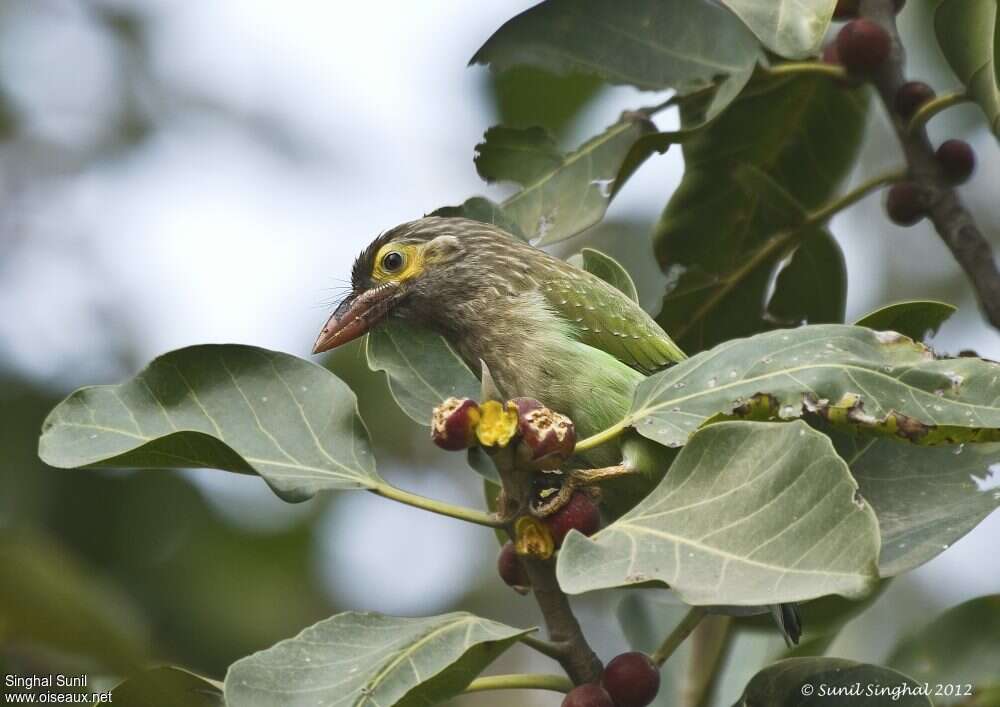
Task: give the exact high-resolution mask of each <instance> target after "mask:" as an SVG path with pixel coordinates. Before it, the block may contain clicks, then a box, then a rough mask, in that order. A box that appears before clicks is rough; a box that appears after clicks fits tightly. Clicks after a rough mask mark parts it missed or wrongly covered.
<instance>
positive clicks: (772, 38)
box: [722, 0, 837, 59]
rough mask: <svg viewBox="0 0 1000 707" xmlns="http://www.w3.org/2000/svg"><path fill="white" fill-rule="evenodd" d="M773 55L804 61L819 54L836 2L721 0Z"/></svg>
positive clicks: (816, 0) (810, 0)
mask: <svg viewBox="0 0 1000 707" xmlns="http://www.w3.org/2000/svg"><path fill="white" fill-rule="evenodd" d="M722 4H723V5H725V6H726V7H728V8H729V9H730V10H732V11H733V12H735V13H736V14H737V15H738V16H739V17H740V19H742V20H743V21H744V22H746V24H747V26H748V27H749V28H750V29H751V30H752V31H753V33H754V34H755V35H757V38H758V39H760V41H761V42H762V43H763V44H764V46H765V47H767V48H768V49H770V50H771V51H772V52H774V53H775V54H778V55H780V56H783V57H787V58H789V59H804V58H806V57H809V56H813V55H815V54H818V53H819V46H820V43H821V42H822V41H823V36H824V35H825V34H826V30H827V28H829V26H830V20H831V19H832V18H833V8H834V6H835V5H836V4H837V0H722Z"/></svg>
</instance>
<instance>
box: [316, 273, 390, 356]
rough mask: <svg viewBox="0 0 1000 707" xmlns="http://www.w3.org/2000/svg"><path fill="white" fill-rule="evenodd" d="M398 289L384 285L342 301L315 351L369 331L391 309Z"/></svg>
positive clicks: (317, 352)
mask: <svg viewBox="0 0 1000 707" xmlns="http://www.w3.org/2000/svg"><path fill="white" fill-rule="evenodd" d="M395 289H396V288H395V287H390V286H385V285H382V286H380V287H376V288H374V289H371V290H368V291H367V292H362V293H361V294H360V295H351V296H350V297H348V298H347V299H345V300H344V301H343V302H341V303H340V306H339V307H337V309H336V310H335V311H334V313H333V314H331V315H330V318H329V319H328V320H327V322H326V324H325V325H324V326H323V330H322V331H320V333H319V336H318V337H317V338H316V343H315V344H313V350H312V352H313V353H314V354H319V353H323V352H324V351H329V350H330V349H335V348H337V347H338V346H340V345H342V344H346V343H347V342H348V341H353V340H354V339H357V338H358V337H359V336H362V335H364V334H366V333H368V331H369V330H370V329H371V328H372V327H373V326H375V325H376V324H378V323H379V322H380V321H382V320H383V319H385V317H386V315H387V314H388V313H389V309H390V308H391V307H390V305H391V303H392V300H393V299H395V296H396V292H395Z"/></svg>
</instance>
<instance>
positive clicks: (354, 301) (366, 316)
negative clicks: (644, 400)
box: [313, 216, 798, 639]
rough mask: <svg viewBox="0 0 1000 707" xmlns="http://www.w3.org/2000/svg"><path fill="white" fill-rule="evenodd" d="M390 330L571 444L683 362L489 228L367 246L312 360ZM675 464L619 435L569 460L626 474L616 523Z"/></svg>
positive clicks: (442, 221) (387, 239)
mask: <svg viewBox="0 0 1000 707" xmlns="http://www.w3.org/2000/svg"><path fill="white" fill-rule="evenodd" d="M392 318H396V319H401V320H403V321H405V322H407V323H409V324H411V325H416V326H419V327H423V328H426V329H429V330H431V331H434V332H436V333H438V334H440V335H441V336H443V337H444V338H445V339H446V340H447V341H448V343H449V344H450V345H451V346H452V348H454V349H455V351H456V352H457V353H458V354H459V355H460V356H461V357H462V359H464V361H465V362H466V363H467V364H468V365H469V367H470V368H471V369H472V370H473V371H480V370H481V369H482V366H483V365H485V366H486V368H487V369H488V371H489V373H490V375H491V377H492V379H493V381H494V382H495V384H496V386H497V388H498V389H499V390H500V391H502V392H503V394H504V395H505V396H506V397H507V398H517V397H527V398H535V399H537V400H538V401H540V402H541V403H542V404H543V405H545V406H546V407H549V408H551V409H552V410H555V411H557V412H559V413H562V414H564V415H566V416H568V417H569V418H570V419H571V420H573V423H574V425H575V427H576V431H577V435H578V437H580V438H585V437H588V436H591V435H594V434H597V433H599V432H601V431H603V430H606V429H608V428H610V427H612V426H614V425H616V424H618V423H620V422H621V420H622V419H623V418H624V417H625V415H626V414H627V413H628V411H629V409H630V407H631V405H632V399H633V393H634V391H635V388H636V386H637V385H638V384H639V383H640V382H641V381H642V380H643V379H645V378H646V377H648V376H649V375H651V374H653V373H655V372H657V371H659V370H661V369H663V368H665V367H667V366H670V365H672V364H674V363H677V362H679V361H683V360H684V359H685V358H686V355H685V354H684V352H683V351H682V350H681V349H680V348H679V347H678V346H677V344H675V343H674V341H673V340H672V339H671V338H670V336H669V335H668V334H667V332H665V331H664V330H663V329H662V328H661V327H660V326H659V324H657V323H656V321H655V320H654V319H653V318H652V317H651V316H650V315H649V314H647V313H646V312H645V311H644V310H643V309H642V308H641V307H640V306H639V304H638V303H636V302H635V301H633V300H632V299H631V298H630V297H628V296H627V295H626V294H624V293H623V292H621V291H620V290H618V289H617V288H615V287H614V286H613V285H611V284H609V283H607V282H605V281H604V280H602V279H601V278H599V277H597V276H595V275H593V274H591V273H589V272H587V271H585V270H583V269H581V268H578V267H576V266H575V265H573V264H571V263H569V262H566V261H564V260H560V259H559V258H556V257H554V256H552V255H550V254H548V253H546V252H545V251H543V250H541V249H539V248H536V247H534V246H532V245H531V244H530V243H528V242H526V241H524V240H522V239H520V238H518V237H516V236H513V235H511V234H510V233H508V232H506V231H504V230H503V229H502V228H500V227H498V226H496V225H493V224H489V223H484V222H480V221H475V220H471V219H466V218H460V217H443V216H427V217H424V218H421V219H417V220H415V221H410V222H408V223H404V224H402V225H400V226H397V227H395V228H393V229H391V230H389V231H386V232H384V233H383V234H381V235H380V236H378V237H377V238H376V239H375V240H374V241H372V243H371V244H370V245H369V246H368V247H366V248H365V249H364V250H363V251H362V252H361V254H360V255H359V256H358V258H357V259H356V261H355V262H354V267H353V269H352V272H351V288H350V292H349V294H348V295H347V296H346V297H345V298H344V300H343V301H342V302H341V303H340V305H339V306H338V307H337V308H336V309H335V311H334V312H333V313H332V314H331V315H330V318H329V319H328V321H327V322H326V324H325V325H324V327H323V328H322V330H321V331H320V334H319V336H318V337H317V339H316V343H315V345H314V346H313V353H314V354H318V353H322V352H325V351H329V350H330V349H333V348H336V347H338V346H341V345H343V344H345V343H347V342H349V341H352V340H354V339H356V338H358V337H360V336H362V335H364V334H365V333H367V332H368V331H370V330H371V329H372V328H373V327H376V326H378V325H379V324H381V323H382V322H384V321H387V320H390V319H392ZM480 362H481V363H480ZM675 453H676V450H672V449H667V448H665V447H662V446H660V445H658V444H655V443H654V442H652V441H651V440H647V439H646V438H644V437H642V436H641V435H639V434H637V433H635V432H634V431H630V432H629V433H627V434H625V435H624V436H623V437H621V438H620V439H619V440H618V443H617V445H614V444H605V445H599V446H596V447H593V448H592V449H589V450H587V452H585V453H584V454H582V455H581V456H582V460H583V461H584V462H585V463H586V464H588V465H589V466H592V467H595V468H597V467H605V466H611V465H614V464H619V463H623V464H624V465H625V466H626V467H631V468H632V470H633V471H634V472H635V477H634V478H633V477H625V478H622V479H617V480H615V481H613V482H611V483H610V484H608V486H607V487H605V488H604V489H603V490H604V492H605V493H604V504H605V506H606V507H607V508H608V509H609V511H610V513H611V516H612V517H617V516H619V515H621V514H622V513H623V512H624V511H625V510H627V509H628V508H629V507H631V506H633V505H635V503H637V502H638V501H639V500H641V498H642V497H643V496H645V495H646V494H648V492H649V491H650V490H651V489H652V488H653V487H654V486H655V485H656V484H657V483H659V481H660V479H661V478H662V477H663V475H664V474H665V473H666V471H667V469H668V468H669V465H670V462H671V461H672V459H673V455H674V454H675ZM772 613H774V615H775V618H776V620H778V623H779V626H782V627H783V628H782V630H783V632H784V633H785V634H786V636H788V635H789V634H791V635H792V636H793V637H795V638H796V639H797V633H798V626H797V623H798V622H797V616H792V615H791V614H790V612H789V611H788V610H786V609H784V607H782V609H781V610H780V611H777V612H776V613H775V612H772ZM786 623H788V624H794V625H791V626H790V629H791V630H786V629H785V628H784V624H786Z"/></svg>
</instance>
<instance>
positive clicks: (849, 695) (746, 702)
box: [734, 658, 933, 707]
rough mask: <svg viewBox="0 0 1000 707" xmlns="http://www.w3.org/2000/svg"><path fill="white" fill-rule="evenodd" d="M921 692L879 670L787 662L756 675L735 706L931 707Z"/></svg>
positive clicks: (846, 663)
mask: <svg viewBox="0 0 1000 707" xmlns="http://www.w3.org/2000/svg"><path fill="white" fill-rule="evenodd" d="M932 689H933V688H932ZM923 691H924V685H922V684H920V683H918V682H917V681H916V680H914V679H913V678H910V677H907V676H906V675H903V674H902V673H898V672H896V671H895V670H891V669H889V668H883V667H882V666H880V665H870V664H868V663H857V662H855V661H853V660H845V659H843V658H788V659H786V660H780V661H778V662H777V663H773V664H771V665H769V666H768V667H766V668H764V669H763V670H761V671H760V672H759V673H757V674H756V675H755V676H754V677H753V679H752V680H751V681H750V682H749V683H748V684H747V686H746V689H745V690H744V691H743V695H742V696H741V697H740V699H739V700H738V701H737V702H736V705H735V706H734V707H752V706H755V705H768V707H831V706H834V707H840V706H846V705H850V707H885V705H888V704H892V705H899V707H932V705H933V703H932V702H931V700H930V698H928V697H927V696H926V695H924V694H923Z"/></svg>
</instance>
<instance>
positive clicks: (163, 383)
mask: <svg viewBox="0 0 1000 707" xmlns="http://www.w3.org/2000/svg"><path fill="white" fill-rule="evenodd" d="M38 453H39V456H40V457H41V458H42V461H44V462H46V463H47V464H50V465H52V466H56V467H61V468H78V467H116V468H123V467H140V468H149V467H152V468H164V467H167V468H192V467H193V468H199V467H207V468H212V469H224V470H226V471H235V472H243V473H256V474H260V476H262V477H263V478H264V480H265V481H266V482H267V483H268V485H269V486H270V487H271V488H272V489H274V492H275V493H277V494H278V495H279V496H281V497H282V498H283V499H285V500H287V501H303V500H305V499H307V498H310V497H312V496H313V495H314V494H315V493H316V492H317V491H321V490H327V489H364V488H374V487H376V486H378V485H379V484H380V483H382V482H381V480H380V479H379V477H378V475H377V474H376V472H375V459H374V457H373V456H372V452H371V449H370V444H369V440H368V431H367V430H366V429H365V426H364V423H363V422H362V420H361V417H360V416H359V415H358V410H357V400H356V399H355V396H354V393H353V392H351V389H350V388H348V387H347V385H346V384H344V382H343V381H341V380H340V379H339V378H337V377H336V376H335V375H333V374H332V373H330V372H329V371H328V370H326V369H325V368H322V367H320V366H317V365H315V364H313V363H310V362H308V361H303V360H302V359H300V358H296V357H295V356H290V355H288V354H284V353H278V352H275V351H268V350H266V349H259V348H255V347H252V346H238V345H235V344H224V345H213V344H208V345H204V346H192V347H189V348H185V349H178V350H177V351H172V352H170V353H168V354H165V355H163V356H161V357H159V358H157V359H155V360H154V361H153V362H152V363H150V364H149V366H148V367H147V368H146V369H145V370H143V371H142V372H141V373H139V374H138V375H137V376H135V378H133V379H131V380H129V381H127V382H125V383H121V384H118V385H97V386H90V387H87V388H81V389H79V390H77V391H76V392H74V393H73V394H72V395H70V396H69V397H68V398H66V399H65V400H64V401H63V402H61V403H60V404H59V405H57V406H56V407H55V409H54V410H53V411H52V412H51V413H50V414H49V416H48V417H47V418H46V420H45V423H44V424H43V425H42V437H41V439H40V440H39V443H38Z"/></svg>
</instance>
